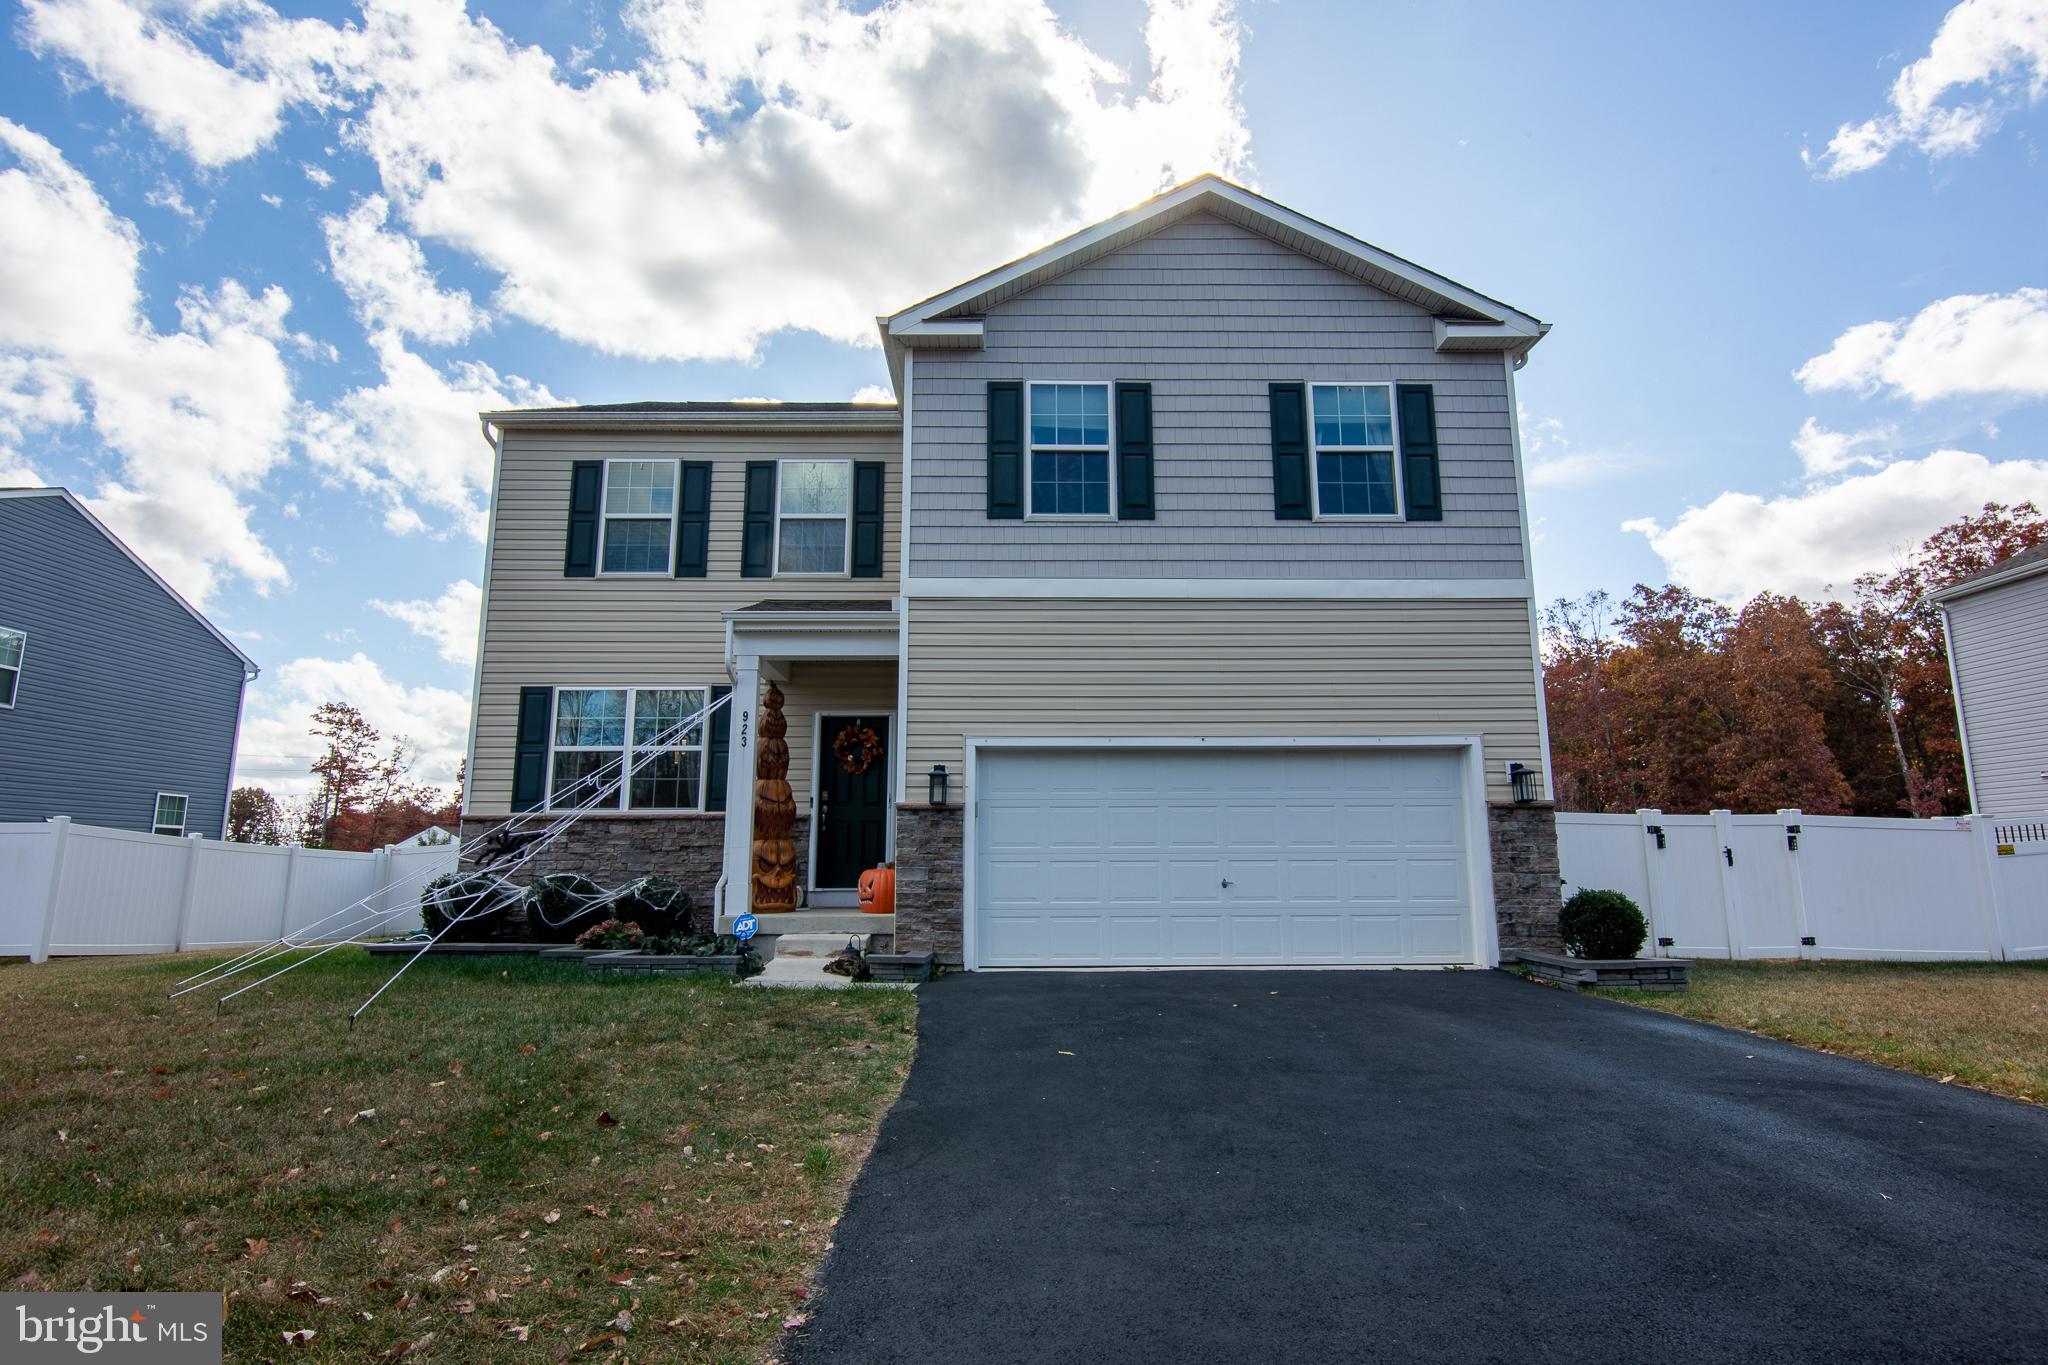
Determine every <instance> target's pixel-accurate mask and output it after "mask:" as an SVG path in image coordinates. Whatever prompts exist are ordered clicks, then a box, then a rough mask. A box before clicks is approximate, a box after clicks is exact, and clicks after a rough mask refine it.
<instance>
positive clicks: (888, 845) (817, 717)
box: [804, 710, 903, 901]
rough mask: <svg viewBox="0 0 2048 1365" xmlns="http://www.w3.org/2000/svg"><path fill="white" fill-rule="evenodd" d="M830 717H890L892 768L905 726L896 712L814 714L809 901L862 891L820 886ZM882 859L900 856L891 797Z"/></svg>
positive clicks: (886, 810) (806, 873) (885, 803)
mask: <svg viewBox="0 0 2048 1365" xmlns="http://www.w3.org/2000/svg"><path fill="white" fill-rule="evenodd" d="M827 716H840V717H854V718H857V717H861V716H887V717H888V718H889V766H890V767H891V768H894V767H895V766H896V755H897V754H898V753H899V752H900V751H901V750H902V747H903V746H902V735H901V727H899V726H898V725H897V723H896V713H895V712H894V711H875V710H866V711H826V710H818V711H813V712H811V791H810V801H811V821H810V824H811V828H810V831H809V834H810V839H809V847H808V848H806V849H805V867H804V892H805V897H806V900H807V901H808V898H809V897H811V896H815V895H816V894H818V892H820V891H825V892H828V893H829V892H844V891H847V890H852V889H858V888H849V887H844V886H825V887H821V886H819V885H818V826H819V825H820V824H822V823H823V820H822V818H821V815H822V813H821V812H820V810H819V808H818V793H819V791H820V790H821V787H820V784H819V781H818V775H819V774H820V773H822V772H824V771H825V718H826V717H827ZM882 807H883V809H882V859H883V861H884V862H893V861H894V860H895V857H896V803H895V801H894V800H892V799H890V798H889V797H887V796H884V797H883V799H882Z"/></svg>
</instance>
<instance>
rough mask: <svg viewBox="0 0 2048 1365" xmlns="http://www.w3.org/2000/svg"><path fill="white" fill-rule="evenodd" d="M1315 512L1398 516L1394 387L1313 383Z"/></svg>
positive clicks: (1348, 515)
mask: <svg viewBox="0 0 2048 1365" xmlns="http://www.w3.org/2000/svg"><path fill="white" fill-rule="evenodd" d="M1310 395H1311V397H1310V404H1311V408H1312V412H1313V416H1314V421H1313V422H1312V423H1311V424H1310V425H1311V428H1312V430H1313V435H1314V440H1315V472H1316V477H1315V490H1316V515H1317V516H1319V517H1398V516H1399V515H1400V514H1401V489H1400V486H1399V484H1398V483H1397V482H1396V480H1397V479H1398V478H1399V477H1400V476H1399V473H1398V468H1399V464H1400V462H1399V461H1398V460H1396V459H1395V458H1394V391H1393V388H1392V386H1391V385H1387V384H1313V385H1311V386H1310Z"/></svg>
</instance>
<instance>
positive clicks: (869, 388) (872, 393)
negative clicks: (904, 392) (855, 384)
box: [848, 384, 896, 403]
mask: <svg viewBox="0 0 2048 1365" xmlns="http://www.w3.org/2000/svg"><path fill="white" fill-rule="evenodd" d="M848 401H850V402H854V403H893V402H895V401H896V390H894V389H892V388H890V387H889V386H888V385H887V384H863V385H861V386H860V387H859V388H857V389H855V390H854V391H853V397H852V398H851V399H850V400H848Z"/></svg>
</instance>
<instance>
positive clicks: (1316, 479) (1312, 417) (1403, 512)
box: [1301, 379, 1442, 522]
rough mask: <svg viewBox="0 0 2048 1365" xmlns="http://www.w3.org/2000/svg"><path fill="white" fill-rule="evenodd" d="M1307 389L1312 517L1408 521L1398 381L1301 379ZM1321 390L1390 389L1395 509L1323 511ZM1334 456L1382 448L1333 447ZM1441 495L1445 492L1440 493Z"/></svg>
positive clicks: (1372, 452)
mask: <svg viewBox="0 0 2048 1365" xmlns="http://www.w3.org/2000/svg"><path fill="white" fill-rule="evenodd" d="M1301 385H1302V388H1303V389H1304V390H1305V391H1306V392H1305V396H1306V406H1307V408H1308V411H1307V412H1306V413H1305V414H1304V416H1305V417H1306V418H1307V419H1308V420H1307V426H1308V500H1309V514H1310V520H1313V521H1334V522H1374V521H1406V520H1407V519H1408V516H1407V514H1408V489H1407V487H1406V480H1405V479H1404V478H1403V477H1402V473H1401V413H1400V404H1399V403H1398V402H1397V401H1395V400H1396V394H1395V392H1394V381H1393V380H1391V379H1332V380H1309V379H1304V380H1302V381H1301ZM1317 389H1385V390H1386V391H1387V431H1388V434H1389V435H1390V436H1391V438H1392V439H1391V441H1390V442H1389V444H1388V445H1387V446H1386V447H1385V453H1386V456H1387V463H1388V465H1390V466H1391V467H1392V469H1393V472H1394V510H1393V511H1391V512H1325V511H1324V510H1323V474H1322V469H1321V468H1320V466H1321V463H1322V462H1321V461H1320V460H1318V459H1317V458H1316V457H1317V456H1319V455H1321V454H1322V453H1323V448H1322V445H1321V443H1320V442H1318V441H1317V440H1316V390H1317ZM1330 453H1331V454H1332V455H1378V454H1380V453H1381V447H1379V446H1372V445H1364V446H1332V447H1330ZM1438 496H1439V497H1441V496H1442V493H1441V492H1439V493H1438Z"/></svg>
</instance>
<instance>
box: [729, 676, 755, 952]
mask: <svg viewBox="0 0 2048 1365" xmlns="http://www.w3.org/2000/svg"><path fill="white" fill-rule="evenodd" d="M726 704H727V705H728V706H730V707H731V708H732V715H731V717H730V718H729V722H728V723H729V726H730V729H729V730H728V733H729V734H730V735H731V740H730V742H729V745H728V748H727V750H726V766H725V904H724V905H723V906H722V907H721V912H722V913H724V914H727V915H738V914H742V913H744V912H745V911H747V910H751V909H752V908H753V889H754V871H753V863H754V730H755V712H756V711H758V710H759V709H760V705H761V656H760V655H758V654H740V655H736V656H735V657H734V658H733V667H732V700H731V701H730V702H728V703H726Z"/></svg>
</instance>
